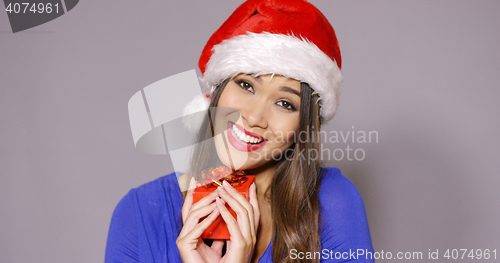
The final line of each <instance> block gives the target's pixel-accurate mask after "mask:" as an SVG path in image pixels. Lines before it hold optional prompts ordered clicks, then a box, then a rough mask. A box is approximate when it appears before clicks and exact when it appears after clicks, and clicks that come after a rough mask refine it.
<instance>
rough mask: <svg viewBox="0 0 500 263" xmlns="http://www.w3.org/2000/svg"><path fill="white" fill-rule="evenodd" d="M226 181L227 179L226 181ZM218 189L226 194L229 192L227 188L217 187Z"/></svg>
mask: <svg viewBox="0 0 500 263" xmlns="http://www.w3.org/2000/svg"><path fill="white" fill-rule="evenodd" d="M224 182H225V181H224ZM217 191H219V192H221V193H224V194H227V192H226V190H224V188H222V187H220V186H219V187H217Z"/></svg>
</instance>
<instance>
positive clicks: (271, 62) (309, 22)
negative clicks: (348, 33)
mask: <svg viewBox="0 0 500 263" xmlns="http://www.w3.org/2000/svg"><path fill="white" fill-rule="evenodd" d="M341 62H342V61H341V56H340V49H339V44H338V41H337V37H336V36H335V31H334V29H333V27H332V26H331V25H330V23H329V22H328V20H327V19H326V18H325V16H324V15H323V14H322V13H321V12H320V11H319V10H318V9H317V8H316V7H314V6H313V5H312V4H310V3H309V2H307V1H304V0H248V1H246V2H245V3H243V4H242V5H241V6H239V7H238V8H237V9H236V10H235V11H234V13H233V14H232V15H231V16H230V17H229V18H228V19H227V20H226V22H224V24H223V25H222V26H221V27H220V28H219V29H218V30H217V31H215V33H214V34H213V35H212V37H210V39H209V40H208V42H207V44H206V46H205V48H204V49H203V52H202V53H201V57H200V60H199V63H198V66H199V67H200V70H201V72H202V73H203V82H204V84H205V91H204V92H205V95H207V97H209V98H210V95H211V94H212V93H213V91H214V90H215V88H216V87H217V85H218V84H220V83H222V82H223V81H224V80H225V79H228V78H232V77H235V76H236V75H238V74H241V73H247V74H253V75H264V74H279V75H283V76H285V77H290V78H293V79H296V80H299V81H301V82H306V83H307V84H309V86H310V87H311V88H312V89H313V90H314V92H315V93H318V95H319V99H320V101H319V103H320V105H321V112H320V114H321V118H322V120H323V121H328V120H330V119H331V118H333V116H334V115H335V112H336V110H337V106H338V104H339V102H338V100H339V96H340V91H341V85H342V80H343V78H342V73H341V72H340V68H341ZM205 105H206V104H205ZM191 111H192V110H191Z"/></svg>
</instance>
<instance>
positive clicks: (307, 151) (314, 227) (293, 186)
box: [189, 79, 321, 263]
mask: <svg viewBox="0 0 500 263" xmlns="http://www.w3.org/2000/svg"><path fill="white" fill-rule="evenodd" d="M228 82H229V79H228V80H225V81H224V82H223V83H221V84H220V85H219V86H218V87H217V88H216V90H215V91H214V93H213V94H214V96H213V99H212V101H211V103H210V109H212V110H209V111H208V118H205V119H204V121H203V124H202V126H201V128H200V132H199V133H198V137H197V142H199V143H197V144H196V145H195V147H194V151H193V155H192V156H193V158H192V160H191V167H190V170H189V174H191V175H193V176H194V177H195V178H197V177H199V175H200V174H201V171H202V170H203V169H206V168H208V167H207V166H213V165H214V164H221V163H220V161H219V160H218V157H217V155H216V154H213V153H214V152H215V146H214V145H213V143H212V141H211V140H209V139H210V138H211V137H213V130H212V129H211V126H210V124H211V121H212V116H214V112H213V111H214V110H215V107H216V106H217V104H218V101H219V98H220V95H221V94H222V91H223V90H224V88H225V86H226V85H227V83H228ZM300 94H301V103H300V110H299V116H300V121H299V132H298V134H297V136H296V137H295V143H294V144H293V145H292V146H291V147H292V148H291V149H290V150H291V151H286V153H287V154H286V155H284V156H283V157H282V158H281V160H280V161H279V162H278V164H277V165H276V170H275V172H274V176H273V179H272V182H271V185H270V188H269V189H268V192H266V197H269V199H270V204H271V214H272V219H273V241H272V242H273V244H272V246H273V252H272V259H273V262H275V263H277V262H291V259H290V257H289V252H290V250H291V249H296V250H297V251H302V252H307V251H311V252H314V251H320V247H321V240H320V234H319V224H320V221H319V220H320V216H319V199H318V191H319V186H320V183H321V177H320V160H319V140H317V139H316V140H314V138H319V129H320V126H321V120H320V115H319V110H320V107H319V104H318V103H317V101H318V95H317V94H313V92H312V89H311V88H310V87H309V85H308V84H306V83H301V92H300ZM295 262H319V259H316V260H312V261H311V260H306V259H303V260H297V261H295Z"/></svg>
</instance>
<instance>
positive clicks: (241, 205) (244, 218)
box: [217, 181, 256, 243]
mask: <svg viewBox="0 0 500 263" xmlns="http://www.w3.org/2000/svg"><path fill="white" fill-rule="evenodd" d="M217 191H218V193H219V196H220V197H221V198H222V199H223V200H224V201H226V203H227V204H228V205H229V206H230V207H231V208H232V209H233V211H234V212H235V213H236V215H237V216H238V217H237V218H238V220H234V218H233V217H232V215H231V214H229V215H231V218H232V219H233V220H230V221H235V222H236V223H237V225H238V226H239V231H238V232H241V234H240V235H242V236H243V237H245V238H246V239H247V240H251V241H252V242H253V243H255V240H256V227H255V214H254V207H253V205H252V204H250V203H249V202H248V201H247V199H246V198H245V197H243V195H241V194H240V193H239V192H238V191H237V190H236V189H234V188H233V187H232V186H231V185H230V184H229V183H228V182H226V181H224V182H223V188H218V190H217ZM224 208H225V207H224ZM219 210H220V212H221V215H223V211H221V208H219ZM226 210H227V209H226ZM223 218H224V217H223ZM228 220H229V219H228ZM225 221H226V220H225ZM229 223H230V222H228V221H226V224H228V229H229ZM229 231H230V233H231V230H230V229H229ZM231 234H232V235H233V233H231Z"/></svg>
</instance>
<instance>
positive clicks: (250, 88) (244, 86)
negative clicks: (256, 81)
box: [234, 79, 255, 93]
mask: <svg viewBox="0 0 500 263" xmlns="http://www.w3.org/2000/svg"><path fill="white" fill-rule="evenodd" d="M234 81H235V82H236V83H237V84H238V85H240V87H241V88H242V89H244V90H246V91H249V92H251V93H254V92H255V91H254V89H253V86H252V84H250V82H248V81H245V80H241V79H240V80H234Z"/></svg>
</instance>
